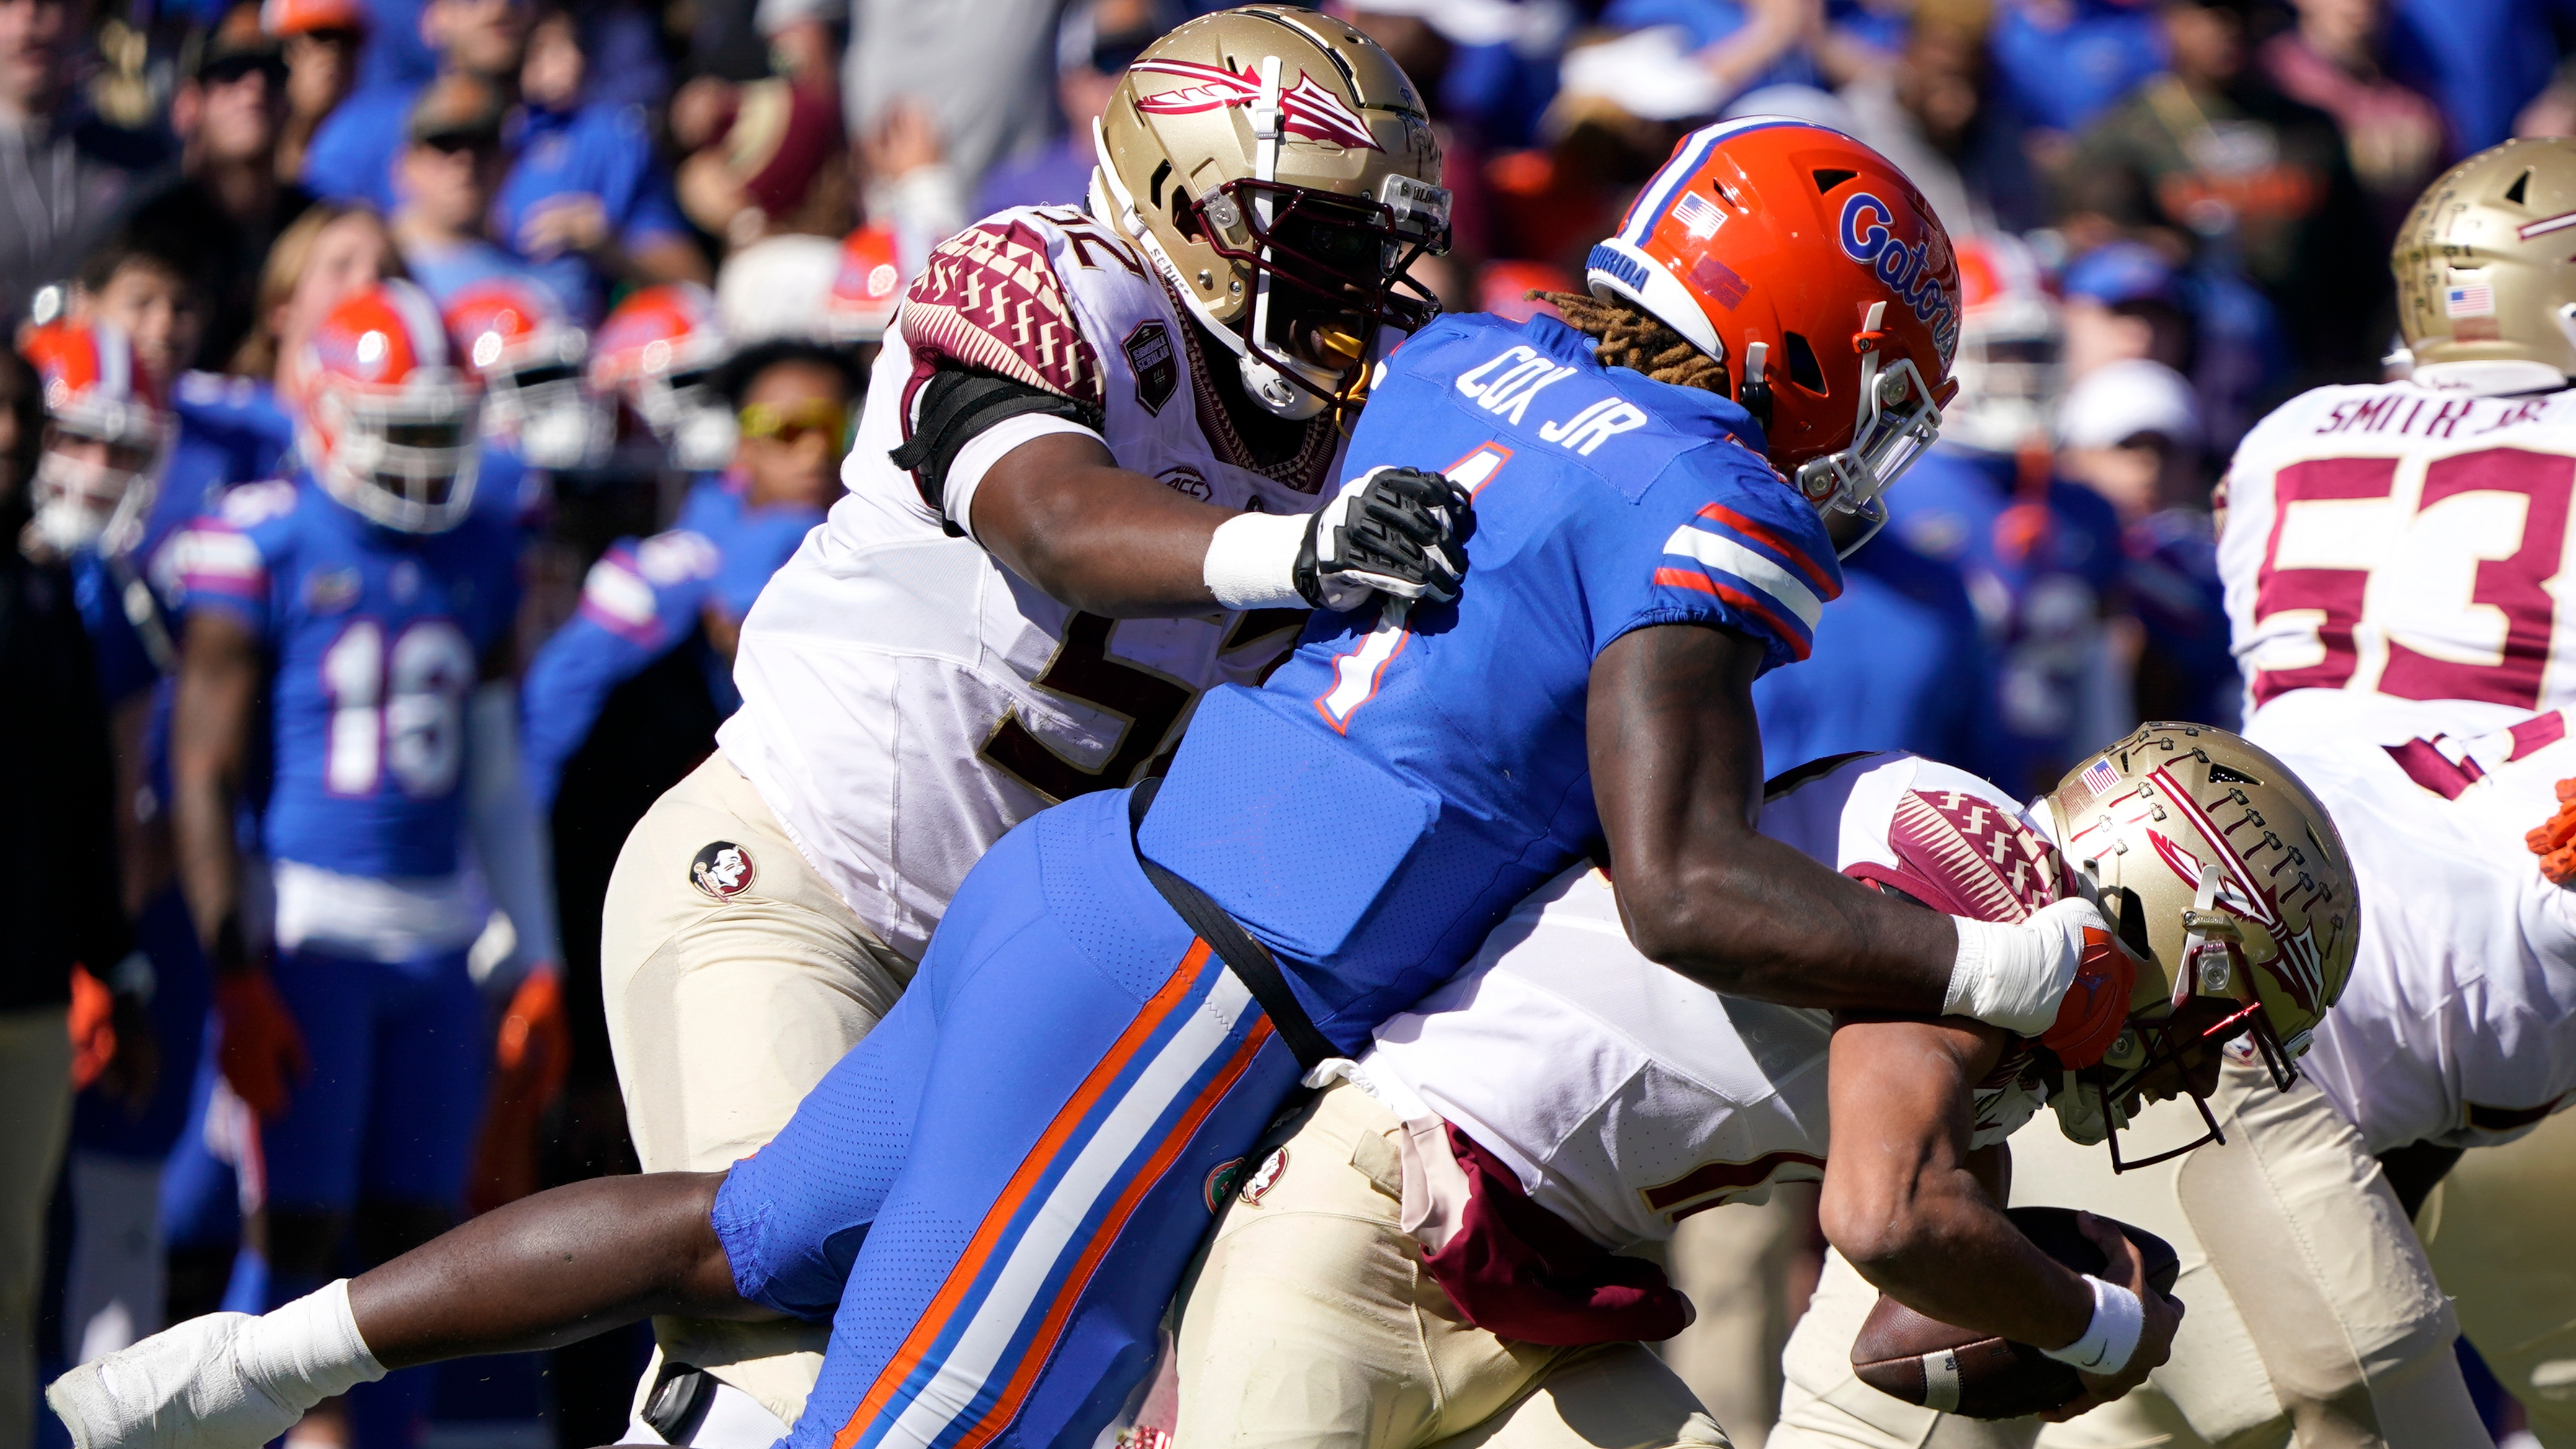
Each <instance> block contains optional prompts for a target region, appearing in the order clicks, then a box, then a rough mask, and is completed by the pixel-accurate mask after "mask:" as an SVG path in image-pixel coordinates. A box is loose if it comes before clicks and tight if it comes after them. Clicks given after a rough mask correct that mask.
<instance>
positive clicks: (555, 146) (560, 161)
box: [305, 0, 707, 322]
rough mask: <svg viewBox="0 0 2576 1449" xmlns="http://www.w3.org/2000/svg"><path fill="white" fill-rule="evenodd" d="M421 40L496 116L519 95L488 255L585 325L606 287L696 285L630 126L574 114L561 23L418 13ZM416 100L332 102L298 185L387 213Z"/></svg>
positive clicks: (640, 129) (387, 92) (462, 2)
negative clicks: (494, 107)
mask: <svg viewBox="0 0 2576 1449" xmlns="http://www.w3.org/2000/svg"><path fill="white" fill-rule="evenodd" d="M420 29H421V32H422V33H423V34H424V35H426V36H428V37H429V39H430V41H431V43H432V46H433V48H434V49H435V50H436V52H437V53H438V54H439V55H440V56H441V57H442V58H443V59H444V60H445V62H446V69H445V74H447V75H450V76H468V77H472V78H474V79H475V80H476V81H477V82H478V83H480V84H483V85H486V86H488V87H490V88H491V91H492V93H493V94H495V95H497V96H500V97H501V98H503V101H504V103H505V104H506V103H507V102H508V101H510V100H512V99H514V98H516V97H517V96H518V95H519V94H520V92H521V90H522V87H523V85H525V86H528V87H529V91H528V95H527V104H526V105H525V106H524V107H520V108H518V109H515V110H512V111H510V112H509V113H508V114H507V115H506V117H505V120H504V129H503V132H502V141H503V152H502V153H501V154H504V155H506V156H507V157H508V158H509V159H508V163H507V165H506V168H505V169H504V171H503V172H502V175H501V178H500V179H499V181H497V182H496V184H495V195H496V198H497V206H496V212H497V217H496V221H497V224H498V225H499V226H500V227H501V228H502V230H501V231H499V232H498V233H497V234H496V235H495V236H494V237H493V241H494V242H495V243H497V244H498V245H500V246H501V247H502V248H503V249H505V250H507V251H509V252H510V253H511V254H512V255H513V256H514V257H515V258H516V259H517V260H518V261H519V263H520V264H521V265H523V266H525V267H527V268H528V269H530V270H532V271H535V272H537V273H538V274H540V275H542V276H544V277H545V279H546V281H547V284H548V285H549V287H551V288H552V289H553V290H554V292H555V293H556V295H557V296H558V297H560V298H561V299H562V300H563V303H564V305H565V306H566V307H567V308H569V309H570V310H571V312H572V314H573V315H574V316H575V317H576V318H577V319H580V320H582V321H585V322H588V321H595V320H596V319H597V318H598V316H599V313H600V311H601V309H602V307H603V305H604V302H605V297H606V291H607V288H608V286H609V284H610V283H612V282H614V281H620V280H626V279H628V278H630V277H631V278H634V279H637V280H645V281H665V280H691V281H694V280H703V279H704V278H705V276H706V275H707V268H706V259H705V257H704V256H703V255H702V254H701V253H700V252H699V251H698V250H697V248H696V246H695V244H694V243H693V242H692V241H691V240H690V239H689V236H688V231H687V227H686V225H685V224H684V223H683V222H681V221H680V219H679V217H678V215H677V213H676V210H675V208H674V206H673V204H672V201H671V197H670V192H669V189H668V184H667V181H666V180H665V177H664V173H663V172H662V171H661V169H660V167H659V164H658V162H657V161H656V160H655V158H654V155H653V142H652V137H651V136H650V134H649V133H648V132H647V130H646V127H645V123H644V115H643V112H642V111H641V110H640V109H639V108H637V107H635V106H632V105H618V104H604V103H585V101H584V99H583V93H584V82H585V80H586V79H587V74H588V69H589V67H588V65H587V63H586V61H585V59H584V57H583V54H582V51H581V46H580V39H579V30H578V27H577V26H576V25H575V24H574V22H573V20H572V18H571V16H570V15H569V14H567V13H566V12H564V11H563V10H561V9H560V8H557V7H546V8H542V9H541V8H538V7H534V6H530V5H527V4H525V3H522V0H428V3H427V4H425V5H424V6H423V7H422V8H421V12H420ZM421 92H422V85H421V83H417V82H394V83H387V84H382V85H376V86H372V87H367V88H363V89H361V90H360V91H359V92H358V93H357V94H355V95H353V96H351V97H350V98H349V99H348V100H347V101H345V102H343V103H342V104H341V106H340V108H339V109H338V110H337V111H335V112H333V113H332V115H331V117H330V119H329V120H328V121H326V122H324V123H323V125H322V128H321V129H320V130H319V131H318V132H317V133H316V134H315V135H314V138H313V144H312V148H311V150H310V151H309V152H308V154H307V157H306V161H305V181H306V184H307V185H309V186H310V187H312V188H313V190H314V191H315V192H316V193H317V194H319V195H323V196H327V197H332V198H334V199H341V200H356V201H365V202H368V203H370V204H372V205H374V206H377V207H379V208H381V209H384V210H386V211H388V212H390V211H392V210H393V209H395V206H396V204H397V202H398V200H399V198H397V197H396V196H395V194H394V186H393V169H394V157H395V153H396V152H397V151H398V150H399V149H401V146H402V144H403V138H404V136H405V134H406V130H405V127H406V126H407V124H408V118H409V116H410V115H411V113H412V110H413V108H414V106H415V105H416V103H417V102H418V101H419V98H420V96H421Z"/></svg>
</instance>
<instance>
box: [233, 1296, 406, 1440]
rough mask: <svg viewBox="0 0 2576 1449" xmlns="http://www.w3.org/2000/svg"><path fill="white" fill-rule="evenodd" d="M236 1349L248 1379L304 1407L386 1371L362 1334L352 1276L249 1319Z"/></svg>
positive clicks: (235, 1343) (295, 1406)
mask: <svg viewBox="0 0 2576 1449" xmlns="http://www.w3.org/2000/svg"><path fill="white" fill-rule="evenodd" d="M233 1354H234V1361H235V1362H237V1363H239V1364H240V1365H241V1374H242V1377H243V1378H244V1379H245V1380H247V1381H249V1382H250V1383H252V1384H256V1385H257V1386H259V1387H260V1388H262V1389H265V1390H267V1392H268V1395H269V1397H270V1398H273V1399H275V1400H276V1401H277V1402H278V1403H280V1404H283V1405H286V1406H287V1407H289V1408H293V1409H298V1410H302V1409H309V1408H311V1407H313V1406H314V1405H315V1404H318V1403H320V1402H322V1401H323V1400H324V1399H327V1398H330V1397H331V1396H332V1395H334V1394H345V1393H347V1392H348V1391H349V1390H350V1389H351V1388H353V1387H355V1386H357V1385H359V1384H370V1383H374V1382H375V1381H376V1380H378V1379H380V1378H383V1377H384V1376H385V1366H384V1365H383V1364H380V1363H378V1362H376V1356H375V1354H374V1353H373V1352H372V1351H370V1350H369V1349H368V1347H367V1341H366V1339H364V1338H362V1337H360V1336H359V1334H358V1320H357V1318H356V1317H355V1316H354V1315H352V1314H351V1313H350V1311H349V1280H348V1279H346V1278H342V1279H339V1280H337V1281H336V1282H333V1283H332V1284H331V1285H330V1286H328V1287H326V1288H321V1289H317V1290H316V1291H314V1292H311V1293H308V1294H306V1295H304V1296H303V1297H301V1298H298V1299H296V1300H295V1301H294V1302H292V1303H289V1304H287V1305H286V1306H285V1307H283V1308H278V1309H275V1310H272V1311H270V1312H268V1313H264V1314H262V1315H260V1316H259V1317H257V1318H254V1319H252V1320H251V1321H250V1322H248V1323H245V1324H243V1325H242V1330H241V1336H240V1337H238V1338H236V1339H234V1340H233Z"/></svg>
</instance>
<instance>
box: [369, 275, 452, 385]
mask: <svg viewBox="0 0 2576 1449" xmlns="http://www.w3.org/2000/svg"><path fill="white" fill-rule="evenodd" d="M384 295H385V297H386V299H387V300H389V301H391V302H392V303H393V304H394V310H395V311H397V312H400V313H401V314H402V319H403V330H404V331H406V332H408V333H410V334H411V336H410V338H409V341H410V342H411V345H412V348H413V352H412V365H413V366H415V367H445V366H446V365H447V323H446V322H445V321H444V320H443V319H441V318H440V317H439V315H438V304H436V303H434V302H432V301H430V300H429V294H428V293H427V292H424V291H421V290H420V289H419V288H417V287H411V286H387V287H386V288H385V289H384Z"/></svg>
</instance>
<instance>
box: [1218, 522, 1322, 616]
mask: <svg viewBox="0 0 2576 1449" xmlns="http://www.w3.org/2000/svg"><path fill="white" fill-rule="evenodd" d="M1305 546H1306V515H1305V514H1302V513H1238V514H1236V515H1235V516H1234V517H1232V518H1229V519H1227V520H1226V521H1225V522H1223V523H1220V524H1218V525H1217V526H1216V535H1215V536H1214V537H1212V538H1210V539H1209V540H1208V551H1207V562H1206V563H1205V564H1203V565H1201V576H1202V577H1203V578H1205V579H1206V580H1207V586H1208V592H1209V593H1211V594H1214V595H1216V601H1217V602H1218V603H1220V604H1223V605H1224V606H1226V607H1227V608H1229V609H1303V608H1305V607H1307V604H1306V599H1305V596H1303V595H1301V594H1299V593H1298V592H1297V551H1298V550H1299V549H1302V548H1304V547H1305Z"/></svg>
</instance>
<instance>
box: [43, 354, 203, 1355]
mask: <svg viewBox="0 0 2576 1449" xmlns="http://www.w3.org/2000/svg"><path fill="white" fill-rule="evenodd" d="M25 352H26V354H27V356H28V357H29V359H30V360H31V361H32V362H34V364H35V365H36V368H37V370H38V373H39V374H40V376H41V377H42V379H43V383H44V406H45V434H44V452H43V455H42V457H41V459H40V460H39V462H38V463H37V467H36V472H35V478H34V483H33V486H32V488H31V490H30V491H31V493H32V502H33V504H34V519H33V521H32V523H31V524H30V525H29V528H28V531H27V537H26V538H25V539H24V540H23V541H22V543H21V546H22V547H23V548H26V549H28V550H29V551H30V552H32V553H38V554H42V555H45V556H48V557H51V558H58V559H60V560H62V562H63V563H64V564H65V565H66V566H67V567H68V568H69V570H70V572H71V577H72V584H73V598H74V601H75V602H76V603H77V604H78V606H79V609H80V616H81V622H82V624H83V625H84V626H85V627H86V629H87V631H88V634H89V639H90V645H91V649H92V653H93V657H94V660H95V665H96V674H97V677H98V684H99V692H100V695H101V703H102V704H103V705H104V706H105V707H106V711H107V719H108V729H109V741H110V745H111V751H110V753H111V758H112V759H113V761H114V765H115V772H116V776H115V778H116V798H117V799H118V800H119V801H121V802H130V803H129V806H128V808H125V809H120V810H119V811H118V812H117V826H118V830H117V836H118V840H117V844H118V854H119V857H120V861H119V864H120V870H119V884H120V886H121V887H122V888H123V891H124V907H125V912H126V915H127V916H128V917H129V918H131V919H132V920H133V922H134V926H135V939H136V947H137V949H136V951H135V953H134V954H132V955H130V956H128V957H126V958H125V959H124V960H122V961H94V962H90V963H87V965H88V969H89V970H90V972H92V973H93V974H94V976H95V977H96V979H97V980H99V981H101V982H103V983H105V985H106V986H107V987H108V988H109V990H110V991H111V992H112V1000H113V1014H112V1016H111V1017H110V1022H111V1025H112V1029H113V1030H114V1032H115V1036H116V1041H117V1051H116V1056H115V1058H114V1059H112V1060H111V1062H110V1067H111V1070H110V1072H109V1073H108V1074H107V1076H106V1077H105V1078H103V1079H102V1080H100V1081H98V1082H95V1083H93V1084H91V1085H90V1086H89V1087H88V1088H87V1089H85V1090H83V1091H82V1092H81V1094H80V1095H79V1097H78V1098H77V1099H76V1100H75V1103H74V1109H73V1122H72V1144H71V1154H70V1157H69V1160H68V1165H67V1171H68V1175H69V1178H70V1187H71V1198H72V1207H73V1212H74V1220H73V1221H74V1228H73V1233H72V1246H71V1260H70V1266H69V1274H68V1277H67V1279H66V1282H65V1284H64V1290H63V1297H64V1301H63V1315H64V1322H65V1330H66V1331H65V1335H64V1347H65V1350H66V1352H67V1354H68V1356H69V1357H70V1358H72V1359H73V1360H74V1361H76V1362H77V1361H81V1360H86V1359H91V1358H96V1357H98V1356H99V1355H101V1354H104V1353H110V1352H113V1351H115V1350H116V1349H119V1348H122V1347H124V1346H125V1345H127V1344H129V1343H132V1342H133V1341H134V1340H135V1339H136V1338H138V1337H141V1336H142V1335H143V1334H145V1333H148V1332H150V1331H152V1329H153V1328H155V1327H156V1326H158V1324H159V1323H160V1320H161V1309H162V1292H161V1288H162V1267H161V1233H160V1228H159V1223H158V1216H159V1214H158V1212H157V1207H158V1201H159V1181H160V1175H161V1163H162V1159H163V1158H164V1157H165V1156H166V1155H167V1154H168V1152H169V1150H170V1147H171V1144H172V1143H173V1142H174V1141H175V1140H177V1137H178V1134H179V1129H180V1125H181V1122H182V1121H183V1120H184V1118H185V1116H186V1114H187V1108H188V1088H189V1080H190V1074H189V1069H190V1067H191V1066H192V1065H193V1064H194V1063H195V1061H196V1057H197V1049H198V1045H199V1041H200V1037H201V1035H202V1032H203V1028H204V1023H205V1014H206V992H207V980H206V965H205V958H204V956H203V955H202V954H201V953H200V952H199V951H198V949H197V942H196V933H195V932H194V931H193V930H192V929H191V928H190V926H189V924H188V914H187V908H186V906H185V904H184V903H183V902H182V901H181V900H180V899H179V897H178V893H177V891H176V890H175V889H174V888H173V880H172V875H171V852H170V825H169V819H168V816H167V815H166V814H165V813H164V812H163V811H162V809H161V807H160V802H162V801H164V800H167V799H168V798H169V780H168V778H167V774H166V771H165V770H164V768H163V757H162V748H161V747H162V745H163V744H164V743H165V742H166V740H167V730H166V727H165V726H166V721H165V719H164V718H163V717H162V715H161V713H160V708H161V706H162V705H163V704H164V703H166V695H165V692H164V691H163V690H162V689H161V688H160V685H161V684H162V682H163V680H164V679H165V678H166V676H167V675H168V673H169V671H170V670H171V668H172V667H173V665H174V663H175V651H174V650H173V647H172V643H171V623H170V619H169V617H168V615H167V613H166V611H165V609H164V607H163V604H162V601H161V599H160V597H159V596H158V595H157V594H155V592H154V591H153V589H152V587H151V585H150V584H149V583H148V582H147V580H148V578H149V576H150V572H151V560H152V558H153V556H154V554H155V553H156V552H157V551H158V550H159V548H160V546H161V545H162V543H163V542H165V541H166V539H167V537H168V533H167V530H166V529H163V528H157V527H155V523H156V521H157V517H158V515H157V513H156V510H155V508H154V500H155V496H156V485H157V483H158V481H159V477H160V474H161V472H162V470H163V468H164V467H165V466H166V465H167V462H168V459H169V457H170V454H171V446H172V439H173V436H174V434H175V433H176V431H177V429H176V425H175V423H174V420H173V419H172V417H171V415H170V412H169V410H168V409H167V408H166V407H165V406H164V405H163V403H162V398H161V393H160V391H159V388H158V387H157V386H156V385H155V380H154V379H153V378H152V376H151V374H150V372H149V370H148V369H147V368H146V367H145V365H144V363H143V361H142V359H141V357H140V356H139V355H138V352H137V349H136V348H135V347H134V346H133V345H132V344H131V343H130V342H129V341H128V339H127V336H126V334H125V333H124V331H123V330H122V329H120V328H118V327H116V326H114V325H112V324H110V323H107V322H94V323H90V324H87V325H83V324H78V323H57V324H55V325H53V326H50V327H45V328H42V329H39V330H38V331H37V332H36V333H35V334H34V335H33V336H31V337H30V338H29V339H28V341H27V343H26V346H25ZM147 1058H149V1059H150V1060H151V1061H152V1062H153V1064H154V1068H153V1069H145V1068H144V1067H143V1065H142V1064H143V1062H144V1061H145V1060H146V1059H147ZM116 1068H131V1069H132V1070H115V1069H116Z"/></svg>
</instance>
